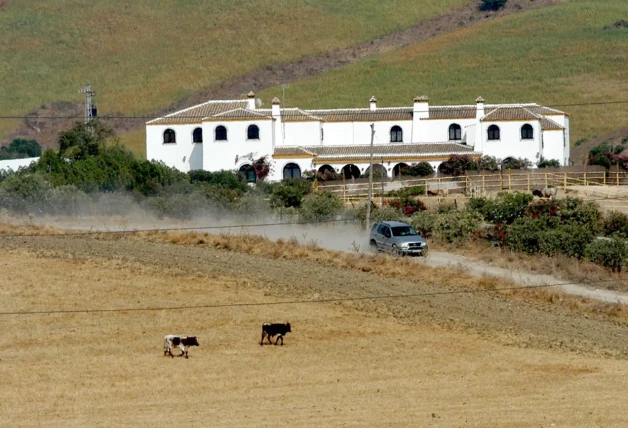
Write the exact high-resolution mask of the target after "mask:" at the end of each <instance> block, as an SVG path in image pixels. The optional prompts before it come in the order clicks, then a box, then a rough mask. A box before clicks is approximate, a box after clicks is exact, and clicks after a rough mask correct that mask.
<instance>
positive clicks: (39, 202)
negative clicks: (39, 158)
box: [0, 173, 51, 213]
mask: <svg viewBox="0 0 628 428" xmlns="http://www.w3.org/2000/svg"><path fill="white" fill-rule="evenodd" d="M50 187H51V186H50V183H49V182H48V181H47V180H46V179H45V178H44V177H43V176H42V175H41V174H32V173H25V174H19V175H18V174H16V175H13V176H11V177H10V178H8V179H6V180H5V181H3V182H2V184H1V185H0V190H1V191H2V195H1V197H0V207H2V208H5V209H6V210H8V211H12V212H19V213H27V212H30V211H35V212H37V213H42V211H43V210H42V208H44V207H45V203H46V196H47V193H48V190H49V189H50Z"/></svg>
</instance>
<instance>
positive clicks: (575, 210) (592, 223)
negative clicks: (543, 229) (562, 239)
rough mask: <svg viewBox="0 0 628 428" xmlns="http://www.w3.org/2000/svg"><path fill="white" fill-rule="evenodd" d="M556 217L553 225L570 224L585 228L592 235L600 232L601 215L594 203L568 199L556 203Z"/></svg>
mask: <svg viewBox="0 0 628 428" xmlns="http://www.w3.org/2000/svg"><path fill="white" fill-rule="evenodd" d="M557 205H558V216H557V219H556V220H555V222H554V224H572V225H576V226H582V227H584V228H587V229H588V230H590V231H591V233H593V234H597V233H599V232H600V230H601V221H602V213H601V212H600V210H599V209H598V206H597V204H596V203H595V202H591V201H583V200H582V199H579V198H572V197H568V198H565V199H561V200H559V201H557Z"/></svg>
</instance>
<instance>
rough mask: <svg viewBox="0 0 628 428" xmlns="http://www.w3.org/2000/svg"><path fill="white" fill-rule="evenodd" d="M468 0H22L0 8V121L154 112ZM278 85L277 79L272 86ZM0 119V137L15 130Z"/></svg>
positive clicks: (389, 30) (388, 30)
mask: <svg viewBox="0 0 628 428" xmlns="http://www.w3.org/2000/svg"><path fill="white" fill-rule="evenodd" d="M468 1H469V0H421V2H416V1H413V0H390V1H386V2H381V1H379V0H361V1H343V2H339V1H336V0H290V1H288V0H247V1H237V2H234V1H229V0H212V1H201V0H189V1H185V2H176V1H172V0H154V1H151V2H130V1H128V0H110V1H107V2H93V1H87V0H56V1H54V2H42V1H35V0H24V1H20V2H10V3H8V4H6V5H5V6H4V7H3V8H2V9H0V34H2V37H1V38H0V58H2V61H1V62H0V81H2V85H1V86H0V116H19V115H24V114H25V113H27V112H29V111H31V110H33V109H35V108H38V107H39V106H40V105H42V104H44V103H48V102H51V101H58V100H70V101H76V102H80V101H81V98H80V95H79V94H78V93H77V88H78V87H79V86H80V85H81V84H83V83H85V82H86V81H88V80H89V81H91V82H92V83H93V85H94V87H95V90H96V92H97V98H96V101H97V105H98V106H99V108H100V111H101V113H106V112H121V113H124V114H137V113H146V112H153V111H156V110H159V109H162V108H164V107H166V106H167V105H169V104H171V103H173V102H174V101H176V100H179V99H182V98H185V97H186V96H189V95H190V94H192V93H194V92H196V91H198V90H199V89H201V88H204V87H206V86H208V85H211V84H213V83H216V82H220V81H222V80H225V79H228V78H230V77H233V76H238V75H240V74H244V73H246V72H249V71H252V70H256V69H259V68H263V67H265V66H267V65H269V64H274V63H278V62H285V61H290V60H295V59H298V58H300V57H302V56H306V55H311V54H314V53H320V52H324V51H328V50H330V49H334V48H338V47H344V46H349V45H352V44H354V43H357V42H360V41H365V40H370V39H373V38H375V37H377V36H380V35H383V34H386V33H389V32H393V31H396V30H400V29H403V28H406V27H409V26H411V25H414V24H416V23H417V22H420V21H422V20H427V19H430V18H433V17H435V16H438V15H440V14H442V13H444V12H446V11H447V10H449V9H451V8H453V7H456V6H459V5H461V4H464V3H468ZM277 83H280V82H277ZM17 123H18V121H17V120H2V121H0V137H2V136H5V135H7V134H8V133H9V132H10V131H11V130H12V129H13V128H15V126H16V125H17Z"/></svg>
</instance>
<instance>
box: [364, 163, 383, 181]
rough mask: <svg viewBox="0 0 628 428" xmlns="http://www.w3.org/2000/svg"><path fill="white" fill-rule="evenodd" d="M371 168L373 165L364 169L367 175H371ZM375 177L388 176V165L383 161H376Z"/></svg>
mask: <svg viewBox="0 0 628 428" xmlns="http://www.w3.org/2000/svg"><path fill="white" fill-rule="evenodd" d="M370 170H371V167H368V168H366V171H364V176H365V177H368V176H369V172H370ZM373 177H375V178H381V177H388V172H387V171H386V167H385V166H384V165H382V164H381V163H374V164H373Z"/></svg>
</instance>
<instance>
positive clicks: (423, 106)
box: [412, 95, 430, 119]
mask: <svg viewBox="0 0 628 428" xmlns="http://www.w3.org/2000/svg"><path fill="white" fill-rule="evenodd" d="M413 101H414V107H413V109H412V113H413V115H414V117H416V118H418V119H429V117H430V99H429V98H428V97H427V95H421V96H420V97H415V98H414V100H413Z"/></svg>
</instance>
